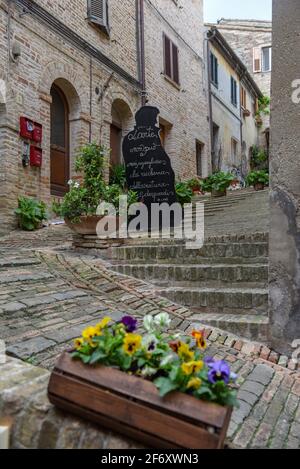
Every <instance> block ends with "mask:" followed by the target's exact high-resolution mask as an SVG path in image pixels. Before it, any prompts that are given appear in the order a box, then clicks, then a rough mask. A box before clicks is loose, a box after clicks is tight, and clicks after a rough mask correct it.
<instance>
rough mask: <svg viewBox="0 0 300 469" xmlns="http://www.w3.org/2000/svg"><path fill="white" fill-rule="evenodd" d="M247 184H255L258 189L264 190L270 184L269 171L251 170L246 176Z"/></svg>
mask: <svg viewBox="0 0 300 469" xmlns="http://www.w3.org/2000/svg"><path fill="white" fill-rule="evenodd" d="M246 183H247V186H249V187H251V186H253V187H254V189H255V190H256V191H260V190H264V188H265V187H266V186H268V185H269V173H268V172H267V171H264V170H261V171H251V173H249V174H248V176H247V178H246Z"/></svg>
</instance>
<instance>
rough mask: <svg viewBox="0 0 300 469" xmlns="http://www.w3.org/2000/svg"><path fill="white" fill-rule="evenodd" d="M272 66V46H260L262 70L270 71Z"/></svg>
mask: <svg viewBox="0 0 300 469" xmlns="http://www.w3.org/2000/svg"><path fill="white" fill-rule="evenodd" d="M271 68H272V48H271V47H263V48H262V71H263V72H270V71H271Z"/></svg>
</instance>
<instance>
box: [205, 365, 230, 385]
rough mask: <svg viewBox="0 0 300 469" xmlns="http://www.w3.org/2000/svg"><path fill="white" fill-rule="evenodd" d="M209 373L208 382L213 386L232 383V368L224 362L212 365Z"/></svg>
mask: <svg viewBox="0 0 300 469" xmlns="http://www.w3.org/2000/svg"><path fill="white" fill-rule="evenodd" d="M208 366H209V368H210V369H209V372H208V380H209V382H210V383H211V384H216V383H217V382H218V381H224V383H225V384H229V382H230V375H231V373H230V367H229V365H228V363H226V362H225V361H224V360H221V361H217V362H214V363H210V364H209V365H208Z"/></svg>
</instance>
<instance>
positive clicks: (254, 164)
mask: <svg viewBox="0 0 300 469" xmlns="http://www.w3.org/2000/svg"><path fill="white" fill-rule="evenodd" d="M250 164H251V168H252V169H253V170H255V169H265V168H266V167H267V166H268V155H267V152H266V151H265V149H264V148H260V147H257V146H254V147H253V149H252V156H251V162H250Z"/></svg>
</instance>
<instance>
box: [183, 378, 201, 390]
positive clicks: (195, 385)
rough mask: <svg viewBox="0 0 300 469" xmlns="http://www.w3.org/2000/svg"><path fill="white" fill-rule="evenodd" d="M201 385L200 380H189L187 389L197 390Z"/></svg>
mask: <svg viewBox="0 0 300 469" xmlns="http://www.w3.org/2000/svg"><path fill="white" fill-rule="evenodd" d="M201 385H202V380H201V379H200V378H191V379H190V380H189V382H188V385H187V388H188V389H195V390H197V389H199V388H200V387H201Z"/></svg>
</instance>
